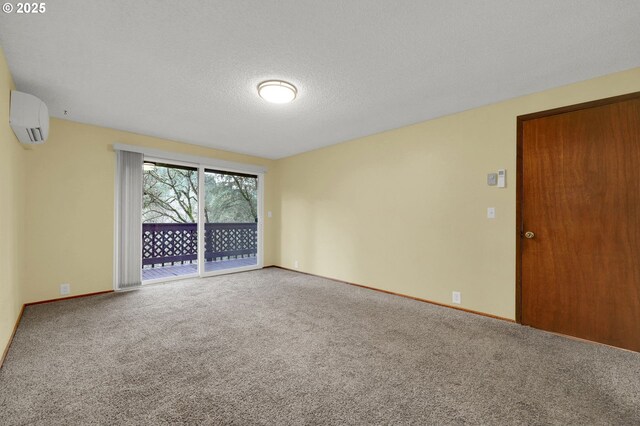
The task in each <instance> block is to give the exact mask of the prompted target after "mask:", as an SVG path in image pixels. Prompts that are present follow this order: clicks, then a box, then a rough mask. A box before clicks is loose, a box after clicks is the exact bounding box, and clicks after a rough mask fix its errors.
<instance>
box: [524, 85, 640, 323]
mask: <svg viewBox="0 0 640 426" xmlns="http://www.w3.org/2000/svg"><path fill="white" fill-rule="evenodd" d="M636 98H640V92H633V93H627V94H624V95H618V96H612V97H609V98H604V99H598V100H595V101H588V102H582V103H579V104H574V105H567V106H563V107H559V108H553V109H549V110H545V111H538V112H534V113H530V114H524V115H519V116H518V117H517V118H516V120H517V140H516V322H517V323H518V324H522V238H523V234H524V223H523V218H522V210H523V205H522V204H523V178H524V172H523V169H522V168H523V166H522V165H523V143H524V141H523V125H524V122H525V121H528V120H533V119H536V118H541V117H549V116H552V115H558V114H564V113H567V112H574V111H579V110H582V109H588V108H594V107H599V106H603V105H609V104H613V103H616V102H622V101H627V100H630V99H636Z"/></svg>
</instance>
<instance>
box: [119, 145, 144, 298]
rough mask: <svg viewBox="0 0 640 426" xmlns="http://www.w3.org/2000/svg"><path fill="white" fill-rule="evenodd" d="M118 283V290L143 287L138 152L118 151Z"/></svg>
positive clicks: (140, 159)
mask: <svg viewBox="0 0 640 426" xmlns="http://www.w3.org/2000/svg"><path fill="white" fill-rule="evenodd" d="M117 161H118V170H117V173H118V194H119V196H118V205H119V208H118V230H117V235H118V267H117V271H118V272H117V273H118V277H117V278H118V280H117V289H119V290H125V289H131V288H134V287H138V286H140V285H142V163H143V155H142V154H141V153H137V152H129V151H117Z"/></svg>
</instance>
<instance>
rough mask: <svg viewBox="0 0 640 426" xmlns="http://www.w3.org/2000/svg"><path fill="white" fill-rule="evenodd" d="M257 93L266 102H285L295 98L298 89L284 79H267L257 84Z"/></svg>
mask: <svg viewBox="0 0 640 426" xmlns="http://www.w3.org/2000/svg"><path fill="white" fill-rule="evenodd" d="M258 94H259V95H260V97H261V98H262V99H264V100H265V101H267V102H271V103H274V104H286V103H289V102H291V101H293V100H294V99H295V98H296V95H297V94H298V89H296V86H294V85H293V84H291V83H287V82H286V81H280V80H267V81H263V82H262V83H260V84H258Z"/></svg>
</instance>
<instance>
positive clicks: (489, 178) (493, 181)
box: [487, 173, 498, 186]
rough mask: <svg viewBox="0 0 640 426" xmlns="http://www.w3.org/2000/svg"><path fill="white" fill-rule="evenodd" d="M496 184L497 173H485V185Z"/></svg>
mask: <svg viewBox="0 0 640 426" xmlns="http://www.w3.org/2000/svg"><path fill="white" fill-rule="evenodd" d="M497 184H498V174H497V173H489V174H488V175H487V185H489V186H496V185H497Z"/></svg>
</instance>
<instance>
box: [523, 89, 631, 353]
mask: <svg viewBox="0 0 640 426" xmlns="http://www.w3.org/2000/svg"><path fill="white" fill-rule="evenodd" d="M518 155H519V176H520V177H521V179H520V186H519V197H518V198H519V202H520V203H521V204H520V208H519V216H520V218H519V220H521V222H520V223H521V229H520V231H521V234H524V233H526V232H533V233H534V235H531V234H529V235H528V237H530V238H526V237H524V235H522V236H521V240H520V244H519V251H520V256H521V258H520V269H521V270H520V280H521V281H520V289H519V290H520V292H519V299H520V312H519V317H520V321H521V322H522V324H525V325H530V326H532V327H536V328H540V329H544V330H548V331H553V332H557V333H562V334H566V335H570V336H576V337H579V338H582V339H587V340H592V341H596V342H601V343H606V344H609V345H613V346H618V347H621V348H626V349H630V350H634V351H640V93H636V94H632V95H626V96H622V97H617V98H612V99H607V100H603V101H599V102H593V103H589V104H583V105H578V106H575V107H568V108H566V109H559V110H554V111H549V112H547V113H538V114H531V115H529V116H524V117H519V154H518Z"/></svg>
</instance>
